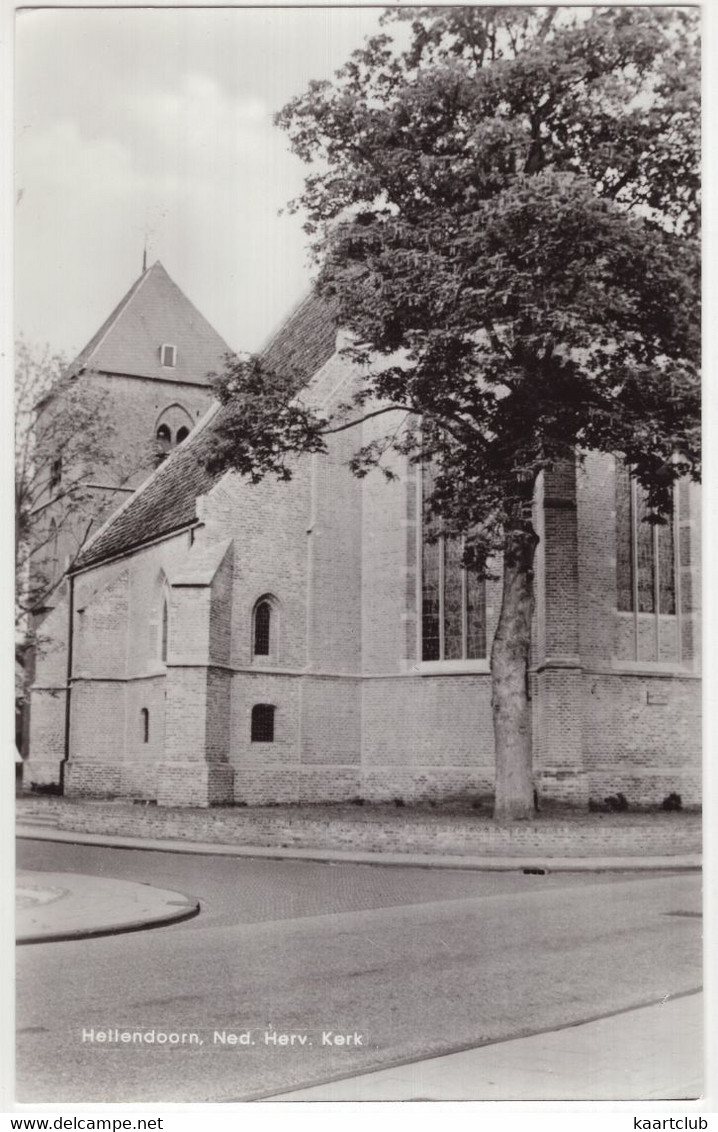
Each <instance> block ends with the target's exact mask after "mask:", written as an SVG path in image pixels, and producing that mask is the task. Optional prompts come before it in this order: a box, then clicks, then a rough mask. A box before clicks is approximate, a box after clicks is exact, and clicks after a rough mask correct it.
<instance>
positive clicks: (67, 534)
mask: <svg viewBox="0 0 718 1132" xmlns="http://www.w3.org/2000/svg"><path fill="white" fill-rule="evenodd" d="M15 363H16V364H15V610H16V621H17V623H18V624H19V625H21V626H22V627H24V629H25V630H26V632H28V631H30V630H31V626H30V624H29V622H28V618H29V617H30V618H31V616H32V615H33V614H38V613H41V612H42V610H43V608H44V607H45V605H46V602H47V600H48V598H49V596H50V594H51V592H52V590H53V589H54V587H55V586H56V585H57V583H58V582H59V581H60V579H61V577H62V574H63V572H64V569H65V565H66V564H65V562H64V561H60V560H59V558H58V546H63V547H64V548H65V551H66V553H69V554H70V555H76V554H77V552H78V551H79V550H80V548H81V546H82V544H83V543H84V542H85V541H86V539H87V537H88V536H89V534H90V533H91V532H92V531H93V530H94V528H95V526H96V524H97V522H98V520H99V518H100V516H101V514H102V512H103V510H104V509H105V508H106V505H107V494H106V493H105V492H100V493H98V491H97V490H96V489H95V488H94V487H93V486H92V481H93V480H94V479H95V478H96V477H97V476H99V477H100V478H101V479H102V482H104V483H107V484H108V485H109V484H113V485H122V484H123V483H125V482H126V481H127V479H128V478H129V477H130V476H131V475H132V474H133V473H134V472H135V471H137V469H138V467H141V466H142V465H143V464H144V463H146V461H147V457H148V450H147V447H146V446H144V445H141V444H138V445H137V446H130V449H128V450H126V451H125V452H123V453H118V452H117V451H116V450H115V439H116V423H115V420H114V415H113V412H112V407H111V405H110V404H109V402H108V397H107V393H106V391H105V390H103V389H102V388H101V387H99V386H97V385H94V384H93V381H92V374H87V373H86V374H83V375H82V376H77V375H75V374H74V373H73V372H72V371H71V370H70V369H68V367H67V365H66V362H65V360H64V358H63V357H61V356H60V355H57V354H53V353H52V352H51V350H50V349H49V348H48V347H45V348H44V349H37V348H33V347H32V346H30V345H29V344H28V343H27V342H25V341H24V340H22V339H21V340H20V341H19V342H17V343H16V347H15ZM108 469H112V475H111V476H110V475H108Z"/></svg>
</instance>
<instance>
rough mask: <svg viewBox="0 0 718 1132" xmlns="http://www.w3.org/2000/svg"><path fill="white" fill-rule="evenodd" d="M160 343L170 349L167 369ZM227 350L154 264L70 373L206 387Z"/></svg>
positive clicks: (115, 311) (86, 348) (221, 363)
mask: <svg viewBox="0 0 718 1132" xmlns="http://www.w3.org/2000/svg"><path fill="white" fill-rule="evenodd" d="M163 345H170V346H174V347H175V357H174V362H175V364H174V365H172V366H170V365H163V364H162V358H161V356H160V347H161V346H163ZM228 351H229V346H228V345H227V343H226V342H225V341H224V339H223V338H221V337H220V336H219V334H218V333H217V331H216V330H214V329H213V327H211V326H210V324H209V323H208V322H207V319H206V318H204V317H203V315H201V314H200V313H199V311H198V310H197V308H196V307H195V306H193V304H192V303H191V302H190V301H189V299H188V298H187V296H186V295H184V294H183V292H182V291H180V289H179V287H178V286H177V284H176V283H174V282H173V281H172V280H171V279H170V277H169V275H168V274H167V272H166V271H165V269H164V267H163V266H162V264H161V263H160V262H159V260H157V262H156V263H153V264H152V267H150V268H148V269H147V270H146V271H144V272H143V273H142V275H141V276H140V277H139V279H137V280H136V282H135V283H133V285H132V286H131V287H130V289H129V291H128V292H127V294H126V295H125V297H124V298H123V299H121V300H120V302H119V303H118V304H117V306H116V307H115V309H114V310H113V312H112V314H111V315H110V317H109V318H108V319H106V321H105V322H104V323H103V324H102V326H101V327H100V329H99V330H98V331H97V333H96V334H95V335H93V337H92V338H91V339H90V341H89V342H88V343H87V345H86V346H85V348H84V350H81V351H80V353H79V354H78V356H77V357H76V358H75V361H74V362H73V363H72V366H71V369H72V371H73V372H76V373H79V372H80V371H81V370H86V369H94V370H99V371H101V372H102V373H117V374H129V375H130V376H132V377H145V378H155V379H157V380H159V381H172V382H178V381H185V382H189V383H190V384H192V385H207V384H208V382H207V374H208V373H210V372H211V371H216V372H219V371H220V370H221V369H223V367H224V355H225V354H226V353H227V352H228Z"/></svg>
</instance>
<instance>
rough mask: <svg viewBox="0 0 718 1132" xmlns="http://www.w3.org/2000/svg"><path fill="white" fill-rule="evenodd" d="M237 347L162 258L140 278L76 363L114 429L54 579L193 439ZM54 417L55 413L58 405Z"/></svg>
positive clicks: (61, 527) (56, 548)
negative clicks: (214, 379)
mask: <svg viewBox="0 0 718 1132" xmlns="http://www.w3.org/2000/svg"><path fill="white" fill-rule="evenodd" d="M229 350H230V348H229V346H228V345H227V343H226V342H225V341H224V340H223V339H222V338H221V337H220V335H219V334H218V333H217V332H216V331H215V330H214V329H213V327H212V326H210V324H209V323H208V322H207V320H206V319H205V318H204V317H203V315H201V314H200V312H199V311H198V310H197V308H196V307H195V306H193V304H192V303H191V302H190V301H189V299H188V298H187V297H186V295H184V294H183V292H182V291H181V290H180V288H179V287H178V286H177V284H176V283H174V282H173V281H172V279H171V278H170V276H169V275H168V274H167V272H166V270H165V268H164V267H163V266H162V264H161V263H160V262H159V260H158V261H157V262H156V263H154V264H152V266H151V267H149V268H147V269H146V270H144V271H143V272H142V274H141V275H140V277H139V278H138V279H137V280H136V281H135V283H133V285H132V286H131V287H130V289H129V291H128V292H127V294H126V295H125V296H124V298H122V299H121V301H120V302H119V303H118V305H117V306H116V307H115V309H114V310H113V311H112V313H111V314H110V316H109V317H108V318H107V319H106V321H105V322H104V323H103V324H102V326H101V327H100V328H99V330H98V331H97V332H96V333H95V334H94V335H93V337H92V338H91V339H90V341H89V342H88V343H87V345H86V346H85V348H84V349H83V350H81V352H80V353H79V354H78V356H77V357H76V358H75V360H74V361H73V363H72V365H71V366H70V371H69V372H70V373H72V374H74V375H76V377H77V379H78V380H79V381H83V382H86V383H87V389H88V392H89V393H90V395H91V396H92V398H93V399H95V402H96V403H97V404H98V405H99V406H100V411H101V414H102V420H103V422H106V423H107V425H108V430H109V431H108V445H107V449H108V452H107V458H106V459H105V460H104V461H102V463H101V464H99V465H98V464H96V465H95V466H94V467H93V468H92V469H91V470H90V472H89V474H88V475H87V476H86V477H84V476H83V481H82V492H83V498H84V500H86V504H85V505H84V506H83V512H84V514H83V515H82V516H80V515H78V516H77V517H73V518H72V519H71V521H69V522H67V521H65V522H63V521H61V519H60V516H59V515H58V516H57V537H56V538H55V539H54V540H51V544H50V545H51V549H52V554H53V558H54V563H55V565H54V572H55V576H56V578H57V579H58V580H59V577H60V576H61V575H62V573H63V572H64V570H65V568H66V567H67V564H68V563H71V562H72V561H74V559H75V557H76V555H77V553H78V551H79V549H80V546H81V545H82V543H83V542H84V541H85V540H86V539H87V537H89V535H91V534H94V532H95V531H96V530H97V529H98V527H99V526H101V525H102V523H104V522H105V521H106V520H107V519H108V518H109V516H110V515H112V514H113V512H114V511H115V510H117V508H118V507H119V506H120V505H121V504H122V503H124V502H125V500H126V499H127V498H128V495H130V494H132V492H133V491H135V490H136V488H137V487H139V485H140V484H141V483H143V482H144V480H145V479H146V478H147V476H148V475H149V474H150V473H151V472H152V471H153V470H154V468H155V467H156V466H157V464H158V463H159V462H161V460H162V459H164V457H165V456H166V455H167V453H168V452H169V451H170V450H171V449H172V448H174V447H176V446H177V445H178V444H181V443H182V441H183V440H185V439H186V437H187V436H188V435H189V433H190V432H191V430H192V428H193V427H194V425H195V424H196V423H197V421H198V420H199V418H200V417H202V416H203V415H204V413H205V412H206V410H207V409H208V408H209V406H210V404H211V402H212V387H211V384H210V379H209V377H208V375H209V374H211V373H215V372H216V373H219V372H220V371H221V370H222V369H223V367H224V357H225V354H227V353H228V352H229ZM44 411H46V412H49V413H51V412H53V404H52V401H51V400H50V401H49V402H48V405H47V407H46V409H45V410H44ZM49 466H51V468H52V471H51V474H50V480H49V482H48V501H47V508H46V514H47V521H48V522H52V521H53V517H54V514H53V513H54V511H55V510H56V509H57V508H56V507H55V505H54V504H53V493H54V494H55V495H56V496H57V498H61V497H62V495H63V475H64V476H66V477H67V478H69V473H70V469H67V468H65V469H63V467H62V461H61V460H59V459H58V460H57V461H55V462H54V463H53V464H52V465H49Z"/></svg>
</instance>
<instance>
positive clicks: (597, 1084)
mask: <svg viewBox="0 0 718 1132" xmlns="http://www.w3.org/2000/svg"><path fill="white" fill-rule="evenodd" d="M702 998H703V996H702V995H701V994H691V995H685V996H682V997H680V998H674V999H669V1000H668V1001H666V1002H663V1003H660V1004H658V1005H655V1006H646V1007H641V1008H639V1009H637V1010H627V1011H624V1012H623V1013H621V1014H614V1015H611V1016H610V1017H607V1018H601V1019H599V1020H597V1021H595V1022H586V1023H583V1024H580V1025H575V1026H569V1027H567V1028H565V1029H562V1030H553V1031H550V1032H547V1033H542V1034H536V1035H533V1036H532V1037H528V1038H515V1039H512V1040H510V1041H505V1042H498V1043H495V1044H493V1045H486V1046H479V1047H478V1048H476V1049H469V1050H464V1051H463V1052H461V1053H453V1054H448V1055H445V1056H442V1057H434V1058H431V1059H429V1060H427V1061H417V1062H413V1063H411V1064H408V1065H400V1066H396V1067H395V1068H392V1069H381V1070H379V1071H378V1072H376V1073H365V1074H362V1075H361V1076H357V1077H350V1078H347V1079H345V1080H342V1081H334V1082H330V1083H328V1084H325V1085H315V1086H313V1087H311V1088H307V1089H296V1090H294V1091H292V1092H287V1093H282V1094H279V1095H277V1096H274V1097H265V1098H263V1099H264V1100H271V1101H422V1100H423V1101H427V1100H435V1101H461V1100H466V1101H468V1100H493V1101H499V1100H503V1101H510V1100H536V1101H549V1100H557V1099H560V1100H563V1101H570V1100H695V1099H697V1098H699V1097H700V1096H701V1092H702V1091H703V1065H702V1060H703V1058H702V1049H703V1032H702V1014H703V1009H702V1007H703V1001H702Z"/></svg>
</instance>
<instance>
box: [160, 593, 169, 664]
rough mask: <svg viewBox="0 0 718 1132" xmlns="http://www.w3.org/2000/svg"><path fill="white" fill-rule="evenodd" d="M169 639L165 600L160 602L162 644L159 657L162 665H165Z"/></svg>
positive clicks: (167, 613)
mask: <svg viewBox="0 0 718 1132" xmlns="http://www.w3.org/2000/svg"><path fill="white" fill-rule="evenodd" d="M168 637H169V610H168V608H167V598H165V600H164V601H163V602H162V644H161V649H160V657H161V659H162V663H163V664H166V663H167V640H168Z"/></svg>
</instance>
